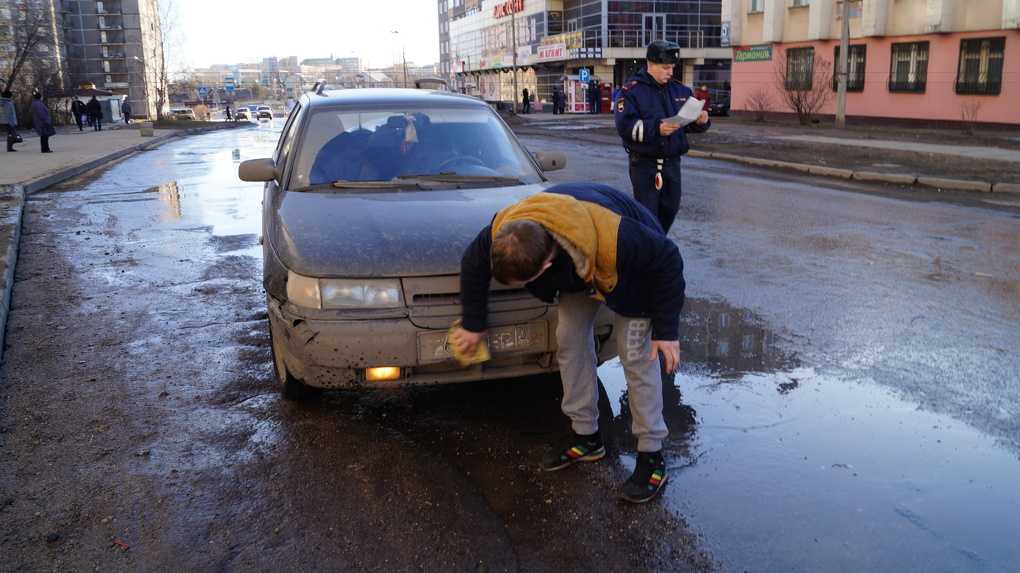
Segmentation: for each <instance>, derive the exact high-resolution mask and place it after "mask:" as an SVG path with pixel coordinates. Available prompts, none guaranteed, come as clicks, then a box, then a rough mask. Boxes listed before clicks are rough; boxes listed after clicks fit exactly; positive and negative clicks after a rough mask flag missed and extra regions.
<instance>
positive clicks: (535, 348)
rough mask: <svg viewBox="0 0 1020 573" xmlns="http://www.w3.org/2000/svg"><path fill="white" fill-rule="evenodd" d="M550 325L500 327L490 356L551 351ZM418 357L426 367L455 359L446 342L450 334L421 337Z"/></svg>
mask: <svg viewBox="0 0 1020 573" xmlns="http://www.w3.org/2000/svg"><path fill="white" fill-rule="evenodd" d="M548 334H549V329H548V325H547V324H546V323H545V322H533V323H530V324H515V325H511V326H497V327H495V328H490V329H489V352H491V353H492V354H494V355H495V354H510V353H516V352H541V351H543V350H545V349H546V348H547V347H548V343H547V341H548V337H549V336H548ZM418 356H419V358H420V359H421V361H422V362H423V363H428V362H441V361H443V360H451V359H453V353H452V352H450V347H449V345H447V342H446V332H445V331H443V332H427V333H425V334H419V335H418Z"/></svg>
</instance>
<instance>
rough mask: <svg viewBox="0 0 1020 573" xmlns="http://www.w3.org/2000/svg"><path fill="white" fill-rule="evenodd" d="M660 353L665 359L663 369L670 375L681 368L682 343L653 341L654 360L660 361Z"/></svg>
mask: <svg viewBox="0 0 1020 573" xmlns="http://www.w3.org/2000/svg"><path fill="white" fill-rule="evenodd" d="M660 352H661V353H662V357H663V358H664V360H663V367H664V368H665V369H666V372H667V373H669V374H672V373H674V372H676V370H677V368H679V367H680V341H678V340H653V341H652V360H658V359H659V353H660Z"/></svg>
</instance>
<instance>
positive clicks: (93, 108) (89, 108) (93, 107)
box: [85, 96, 103, 131]
mask: <svg viewBox="0 0 1020 573" xmlns="http://www.w3.org/2000/svg"><path fill="white" fill-rule="evenodd" d="M85 110H86V112H88V114H89V124H90V125H91V126H92V130H93V131H103V106H101V105H99V100H97V99H96V96H92V99H90V100H89V103H88V104H86V106H85Z"/></svg>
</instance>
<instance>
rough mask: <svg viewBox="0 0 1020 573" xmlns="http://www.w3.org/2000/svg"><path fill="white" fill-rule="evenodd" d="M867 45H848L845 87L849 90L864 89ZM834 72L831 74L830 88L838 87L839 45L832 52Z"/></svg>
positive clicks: (857, 90)
mask: <svg viewBox="0 0 1020 573" xmlns="http://www.w3.org/2000/svg"><path fill="white" fill-rule="evenodd" d="M867 49H868V47H867V46H865V45H864V44H858V45H856V46H850V57H849V58H847V62H846V64H847V68H846V72H847V73H846V89H847V91H851V92H859V91H864V60H865V56H866V55H867ZM832 61H833V62H834V63H835V64H834V67H835V69H834V70H833V71H835V72H836V73H834V74H832V89H833V90H837V89H839V46H838V45H837V46H836V48H835V51H834V53H833V60H832Z"/></svg>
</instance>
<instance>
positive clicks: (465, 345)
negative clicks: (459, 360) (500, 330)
mask: <svg viewBox="0 0 1020 573" xmlns="http://www.w3.org/2000/svg"><path fill="white" fill-rule="evenodd" d="M483 338H485V333H484V332H471V331H470V330H464V329H463V328H458V329H457V330H455V331H453V335H452V336H451V337H450V342H451V343H452V344H453V345H454V346H456V347H457V352H460V353H461V354H466V355H470V354H472V353H474V351H475V349H477V348H478V345H479V344H480V343H481V342H482V339H483Z"/></svg>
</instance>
